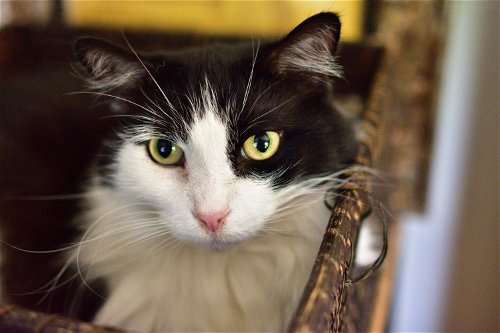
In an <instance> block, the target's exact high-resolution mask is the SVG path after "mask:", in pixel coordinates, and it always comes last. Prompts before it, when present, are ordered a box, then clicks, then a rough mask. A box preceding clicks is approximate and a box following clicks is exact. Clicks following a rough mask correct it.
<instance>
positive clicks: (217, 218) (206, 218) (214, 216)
mask: <svg viewBox="0 0 500 333" xmlns="http://www.w3.org/2000/svg"><path fill="white" fill-rule="evenodd" d="M227 214H229V210H228V209H224V210H221V211H218V212H209V213H202V212H196V213H195V216H196V218H197V219H198V220H200V221H201V222H203V224H204V225H205V227H206V228H207V229H208V230H210V231H211V232H216V231H217V230H218V229H219V228H220V226H221V225H222V223H223V222H224V218H225V217H226V216H227Z"/></svg>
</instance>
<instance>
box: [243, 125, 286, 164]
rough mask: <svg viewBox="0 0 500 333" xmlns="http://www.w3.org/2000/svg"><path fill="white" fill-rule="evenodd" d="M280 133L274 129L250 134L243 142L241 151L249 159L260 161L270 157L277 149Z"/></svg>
mask: <svg viewBox="0 0 500 333" xmlns="http://www.w3.org/2000/svg"><path fill="white" fill-rule="evenodd" d="M279 145H280V135H279V133H278V132H274V131H263V132H259V133H256V134H255V135H252V136H251V137H249V138H248V139H246V141H245V143H243V147H242V150H243V153H244V156H245V157H248V158H249V159H252V160H256V161H262V160H267V159H268V158H270V157H272V156H273V155H274V154H276V152H277V151H278V147H279Z"/></svg>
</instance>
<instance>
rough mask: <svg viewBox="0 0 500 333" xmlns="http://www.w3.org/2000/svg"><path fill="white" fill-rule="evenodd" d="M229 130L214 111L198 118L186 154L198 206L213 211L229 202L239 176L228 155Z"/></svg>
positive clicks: (189, 137) (192, 127)
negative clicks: (235, 173) (234, 182)
mask: <svg viewBox="0 0 500 333" xmlns="http://www.w3.org/2000/svg"><path fill="white" fill-rule="evenodd" d="M227 132H228V131H227V127H226V126H225V125H224V123H223V122H222V121H221V120H220V119H219V118H218V117H217V116H216V115H215V113H214V112H213V111H212V110H206V112H205V113H204V114H203V116H201V117H200V118H196V119H195V121H194V123H193V125H192V126H191V128H190V131H189V136H188V140H187V142H186V147H185V154H186V166H187V171H188V182H189V183H190V185H191V186H190V187H189V188H190V193H189V196H190V197H191V199H192V200H193V201H194V205H195V207H194V208H195V209H198V210H202V211H204V212H213V211H220V210H221V209H223V208H227V206H228V205H229V197H230V194H231V193H230V192H231V191H232V190H231V189H232V186H231V184H232V183H233V181H234V177H235V176H234V172H233V170H232V169H231V165H230V162H229V157H228V155H227V146H228V142H227V138H228V134H227Z"/></svg>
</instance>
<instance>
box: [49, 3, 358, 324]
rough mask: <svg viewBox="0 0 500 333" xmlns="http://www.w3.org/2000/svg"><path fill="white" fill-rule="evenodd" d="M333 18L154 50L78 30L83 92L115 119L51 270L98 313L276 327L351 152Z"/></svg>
mask: <svg viewBox="0 0 500 333" xmlns="http://www.w3.org/2000/svg"><path fill="white" fill-rule="evenodd" d="M340 27H341V24H340V20H339V18H338V16H337V15H336V14H333V13H319V14H317V15H314V16H312V17H310V18H308V19H306V20H305V21H304V22H302V23H301V24H300V25H298V26H297V27H296V28H295V29H293V30H292V31H291V32H290V33H289V34H288V35H287V36H286V37H284V38H283V39H281V40H279V41H277V42H266V43H260V42H258V41H255V40H254V41H252V42H251V43H239V44H216V45H212V46H208V47H203V48H191V49H184V50H179V51H175V52H168V53H164V54H159V55H144V54H141V55H139V54H137V53H136V51H135V50H134V49H133V48H132V47H131V46H130V44H128V42H127V44H128V46H129V47H128V49H124V48H120V47H118V46H115V45H113V44H111V43H109V42H107V41H104V40H101V39H96V38H91V37H85V38H81V39H79V40H77V42H76V43H75V51H76V54H77V56H78V58H79V60H80V61H81V63H82V65H83V67H84V68H85V69H86V70H87V71H88V72H89V74H90V77H89V78H88V80H87V82H88V85H89V88H90V90H91V91H90V92H89V93H91V94H94V95H97V96H99V97H100V98H101V99H102V100H105V101H106V103H107V106H108V108H109V109H110V110H111V111H112V112H113V115H111V116H110V117H112V118H115V119H116V120H117V125H116V126H114V127H113V128H112V129H110V130H109V133H108V134H107V136H106V139H105V140H104V143H103V145H102V147H101V148H100V152H99V154H98V155H97V157H96V159H95V162H94V163H93V164H92V166H91V167H90V169H89V172H88V174H89V177H88V181H86V183H85V185H84V188H85V193H86V194H85V195H84V196H83V198H82V199H81V202H80V213H79V215H78V216H77V217H76V218H75V221H74V223H75V224H76V226H77V228H78V230H79V232H80V235H79V236H77V237H76V239H75V244H76V245H74V246H69V247H68V249H69V250H68V252H69V254H67V256H66V258H65V259H66V264H65V266H64V268H63V270H62V271H61V274H62V273H63V272H64V271H65V269H68V270H71V269H73V270H75V271H76V272H77V274H78V277H79V278H80V280H81V281H82V286H83V287H84V288H85V289H87V290H91V291H93V292H94V293H95V294H97V295H99V296H100V297H102V305H101V306H100V307H99V309H98V310H97V314H96V315H95V317H94V319H93V321H94V322H95V323H98V324H105V325H111V326H116V327H119V328H124V329H130V330H136V331H140V332H165V331H207V330H210V331H283V330H284V329H286V326H287V324H288V323H289V321H290V319H291V317H292V316H293V314H294V311H295V310H296V308H297V305H298V302H299V299H300V296H301V293H302V291H303V289H304V286H305V284H306V282H307V279H308V277H309V274H310V271H311V269H312V265H313V263H314V259H315V256H316V254H317V252H318V249H319V245H320V243H321V240H322V237H323V234H324V231H325V228H326V224H327V222H328V219H329V216H330V210H329V209H328V208H327V206H328V205H325V200H330V199H331V198H330V197H331V196H332V195H329V194H331V192H330V191H329V190H330V189H331V188H332V187H333V188H335V187H336V186H339V184H342V183H343V182H344V178H343V176H344V174H345V171H346V170H348V169H349V168H351V167H352V165H353V163H354V159H355V156H356V153H357V149H358V143H357V140H356V135H355V130H354V125H353V123H352V121H351V120H349V119H348V118H347V117H345V116H344V115H343V114H342V113H340V112H339V111H338V110H337V109H336V108H335V107H334V106H333V100H334V94H333V81H334V79H335V78H337V77H341V76H342V70H341V68H340V66H339V65H338V64H337V62H336V58H335V53H336V49H337V46H338V42H339V36H340ZM62 280H63V279H62V275H58V276H57V277H56V279H54V281H55V282H54V283H55V284H57V283H59V282H61V281H62ZM96 283H98V284H99V285H101V286H102V288H99V290H95V289H96V288H95V285H96Z"/></svg>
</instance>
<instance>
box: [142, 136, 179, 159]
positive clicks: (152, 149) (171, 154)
mask: <svg viewBox="0 0 500 333" xmlns="http://www.w3.org/2000/svg"><path fill="white" fill-rule="evenodd" d="M148 150H149V155H151V158H152V159H153V160H154V161H155V162H158V163H160V164H163V165H174V164H177V163H179V161H180V160H181V159H182V157H183V156H184V152H183V151H182V149H181V148H179V146H177V145H176V144H175V143H173V142H172V141H169V140H163V139H151V140H150V141H149V143H148Z"/></svg>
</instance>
